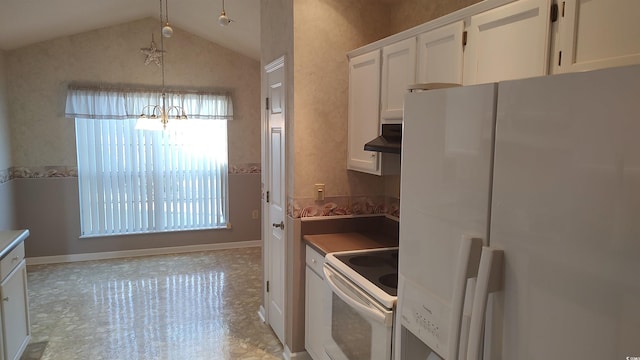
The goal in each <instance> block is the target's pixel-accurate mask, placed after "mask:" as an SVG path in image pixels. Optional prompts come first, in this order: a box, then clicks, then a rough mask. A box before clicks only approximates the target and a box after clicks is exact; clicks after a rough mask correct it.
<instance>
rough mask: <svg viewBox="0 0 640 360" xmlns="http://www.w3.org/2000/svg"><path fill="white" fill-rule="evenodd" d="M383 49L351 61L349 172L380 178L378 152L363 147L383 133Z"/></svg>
mask: <svg viewBox="0 0 640 360" xmlns="http://www.w3.org/2000/svg"><path fill="white" fill-rule="evenodd" d="M379 118H380V50H374V51H372V52H369V53H366V54H363V55H359V56H356V57H353V58H351V59H350V60H349V120H348V122H349V130H348V131H349V138H348V154H347V169H350V170H357V171H362V172H366V173H371V174H377V175H380V159H379V153H376V152H372V151H365V150H364V144H365V143H367V142H368V141H370V140H372V139H374V138H375V137H377V136H378V134H379V131H380V121H379Z"/></svg>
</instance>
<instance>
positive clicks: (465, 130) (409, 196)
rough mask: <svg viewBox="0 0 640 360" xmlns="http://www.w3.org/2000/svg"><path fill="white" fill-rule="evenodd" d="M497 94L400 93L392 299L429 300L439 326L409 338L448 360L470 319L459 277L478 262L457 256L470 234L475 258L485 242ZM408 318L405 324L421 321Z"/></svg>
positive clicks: (486, 88)
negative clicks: (396, 283) (396, 293)
mask: <svg viewBox="0 0 640 360" xmlns="http://www.w3.org/2000/svg"><path fill="white" fill-rule="evenodd" d="M496 91H497V85H495V84H487V85H478V86H469V87H457V88H450V89H441V90H429V91H426V92H421V93H412V94H407V95H406V96H405V108H404V111H405V112H404V125H403V126H404V128H403V143H402V176H401V187H400V189H401V190H400V191H401V193H400V197H401V199H402V201H401V203H400V206H401V209H400V213H401V217H402V220H401V221H400V250H399V253H400V255H399V274H400V276H399V279H403V280H402V282H404V284H405V285H406V287H403V291H404V292H405V293H404V294H400V297H399V299H398V302H399V307H400V308H401V307H402V306H403V301H404V304H406V305H407V307H411V306H413V305H416V304H418V305H416V306H417V307H421V305H419V304H424V303H425V302H426V303H428V307H430V311H432V313H431V314H429V318H430V321H435V322H437V323H438V324H437V325H436V327H437V329H438V331H437V333H433V334H432V335H433V336H431V335H430V332H429V331H424V332H421V333H416V334H415V335H416V336H418V337H421V338H422V339H423V340H424V341H425V342H426V343H427V344H428V345H430V347H431V348H432V349H433V350H434V351H437V352H438V353H439V354H440V355H441V356H442V357H444V358H445V359H447V360H449V359H457V356H456V354H457V351H458V344H456V342H457V341H458V339H459V338H460V337H461V335H464V333H465V332H464V329H461V327H460V324H461V323H468V322H465V321H464V320H463V319H462V310H463V304H464V299H465V293H466V290H467V288H468V286H467V284H466V283H461V280H460V279H463V280H464V281H466V279H467V277H473V276H475V275H474V274H473V272H474V271H477V264H475V265H474V266H467V265H468V264H465V266H461V262H463V261H466V260H462V258H463V257H464V256H463V257H461V256H460V254H461V253H462V252H463V251H462V250H463V249H464V248H465V246H467V247H468V249H471V248H472V247H471V246H469V245H470V240H471V239H479V246H477V245H474V246H473V248H474V249H478V255H479V249H480V247H481V246H482V245H483V244H484V245H487V237H488V231H489V230H488V222H489V220H488V216H489V215H488V214H489V191H490V184H491V182H490V180H491V160H492V154H493V133H494V120H495V107H496V102H495V95H496ZM478 257H479V256H478ZM466 258H468V257H466ZM459 259H460V260H459ZM474 267H475V270H474V269H473V268H474ZM461 269H469V272H470V274H466V273H461V271H462V270H461ZM403 286H404V285H403ZM399 290H400V289H399ZM425 293H426V294H428V296H426V297H425V296H422V295H420V294H425ZM434 311H435V312H434ZM414 320H416V319H410V318H409V319H408V321H410V323H407V324H405V325H407V326H409V327H411V324H412V323H414V324H416V325H417V326H421V324H422V323H423V321H422V320H421V319H417V320H416V321H414ZM429 326H431V325H429ZM397 328H398V329H399V328H400V327H399V326H398V327H397ZM415 329H417V327H414V328H412V331H416V330H415ZM416 332H417V331H416ZM396 335H398V334H396ZM429 339H431V340H429ZM436 347H438V348H437V349H436ZM398 350H399V349H398Z"/></svg>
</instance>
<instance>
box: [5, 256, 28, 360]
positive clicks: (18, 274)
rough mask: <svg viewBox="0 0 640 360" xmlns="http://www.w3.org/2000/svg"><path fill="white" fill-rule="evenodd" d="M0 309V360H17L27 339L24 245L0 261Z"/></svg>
mask: <svg viewBox="0 0 640 360" xmlns="http://www.w3.org/2000/svg"><path fill="white" fill-rule="evenodd" d="M1 263H2V270H7V271H6V272H5V271H3V272H2V274H1V275H2V276H1V277H2V282H0V309H1V310H2V311H1V314H2V316H1V322H2V327H1V328H2V354H1V355H0V359H3V360H18V359H20V357H21V356H22V353H23V352H24V350H25V348H26V347H27V345H28V344H29V340H30V339H31V328H30V325H29V305H28V300H27V266H26V261H25V260H24V244H20V245H18V247H17V248H16V249H14V251H12V252H10V253H9V254H8V255H7V256H6V257H5V258H3V259H2V260H1Z"/></svg>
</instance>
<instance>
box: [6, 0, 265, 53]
mask: <svg viewBox="0 0 640 360" xmlns="http://www.w3.org/2000/svg"><path fill="white" fill-rule="evenodd" d="M168 5H169V22H170V24H171V25H172V26H176V27H179V28H180V29H183V30H186V31H188V32H191V33H193V34H195V35H198V36H200V37H202V38H204V39H207V40H209V41H212V42H214V43H217V44H219V45H222V46H224V47H226V48H229V49H232V50H234V51H237V52H239V53H241V54H244V55H247V56H249V57H252V58H254V59H259V58H260V0H225V10H226V13H227V15H228V16H229V17H230V18H231V19H232V20H233V22H232V23H231V24H230V25H228V26H226V27H223V26H220V25H219V24H218V16H219V15H220V11H221V9H222V0H169V3H168ZM0 8H1V10H0V49H2V50H11V49H16V48H19V47H22V46H26V45H30V44H34V43H37V42H41V41H45V40H50V39H54V38H57V37H61V36H67V35H73V34H78V33H82V32H85V31H89V30H95V29H99V28H103V27H108V26H112V25H117V24H121V23H125V22H128V21H133V20H138V19H142V18H145V17H154V18H157V19H159V14H160V2H159V0H2V4H1V5H0ZM163 12H164V8H163ZM158 26H160V25H158Z"/></svg>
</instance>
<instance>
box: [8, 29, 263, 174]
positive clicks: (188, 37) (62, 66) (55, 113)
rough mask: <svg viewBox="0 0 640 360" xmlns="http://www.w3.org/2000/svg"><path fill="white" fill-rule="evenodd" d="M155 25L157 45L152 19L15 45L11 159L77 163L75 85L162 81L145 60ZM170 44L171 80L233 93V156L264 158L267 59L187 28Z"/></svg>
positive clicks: (237, 159) (29, 163) (20, 163)
mask: <svg viewBox="0 0 640 360" xmlns="http://www.w3.org/2000/svg"><path fill="white" fill-rule="evenodd" d="M154 32H155V33H156V34H155V39H156V40H155V41H156V44H157V43H158V42H159V40H158V39H159V36H160V35H159V34H158V32H159V29H158V22H157V20H154V19H151V18H148V19H143V20H138V21H133V22H129V23H125V24H121V25H117V26H112V27H107V28H103V29H98V30H94V31H89V32H86V33H81V34H77V35H72V36H66V37H62V38H57V39H53V40H50V41H45V42H41V43H38V44H34V45H30V46H27V47H24V48H20V49H16V50H12V51H7V52H6V54H5V55H6V56H5V59H6V73H7V88H8V89H10V91H8V94H7V98H8V104H9V118H10V119H11V120H10V122H9V126H10V131H11V135H12V138H11V140H12V141H11V149H12V151H11V152H12V155H13V163H12V164H11V165H13V166H15V167H29V168H41V167H47V166H60V165H62V166H68V167H73V166H75V165H76V149H75V129H74V121H73V119H67V118H65V117H64V115H63V114H64V106H65V101H66V89H67V85H68V84H69V83H70V82H76V83H83V84H96V85H101V84H105V85H110V86H113V85H125V86H154V87H159V86H160V84H161V69H160V67H159V66H157V65H156V64H154V63H153V62H152V63H150V64H149V65H145V64H144V60H145V56H144V54H143V53H142V52H141V51H140V49H141V48H146V47H149V45H150V42H151V34H152V33H154ZM165 50H166V51H167V52H166V55H165V80H166V81H165V82H166V85H167V87H173V88H177V89H195V90H198V89H207V90H227V91H230V92H231V93H232V96H233V101H234V115H235V116H234V120H231V121H229V123H228V134H229V162H230V163H231V164H247V163H259V162H260V116H261V113H260V64H259V62H258V61H256V60H254V59H251V58H248V57H246V56H244V55H241V54H238V53H235V52H233V51H231V50H229V49H226V48H223V47H221V46H218V45H216V44H214V43H211V42H209V41H207V40H204V39H202V38H199V37H197V36H195V35H192V34H190V33H187V32H185V31H182V30H181V29H179V28H174V35H173V37H171V38H170V39H167V40H166V41H165ZM38 171H39V170H38Z"/></svg>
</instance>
